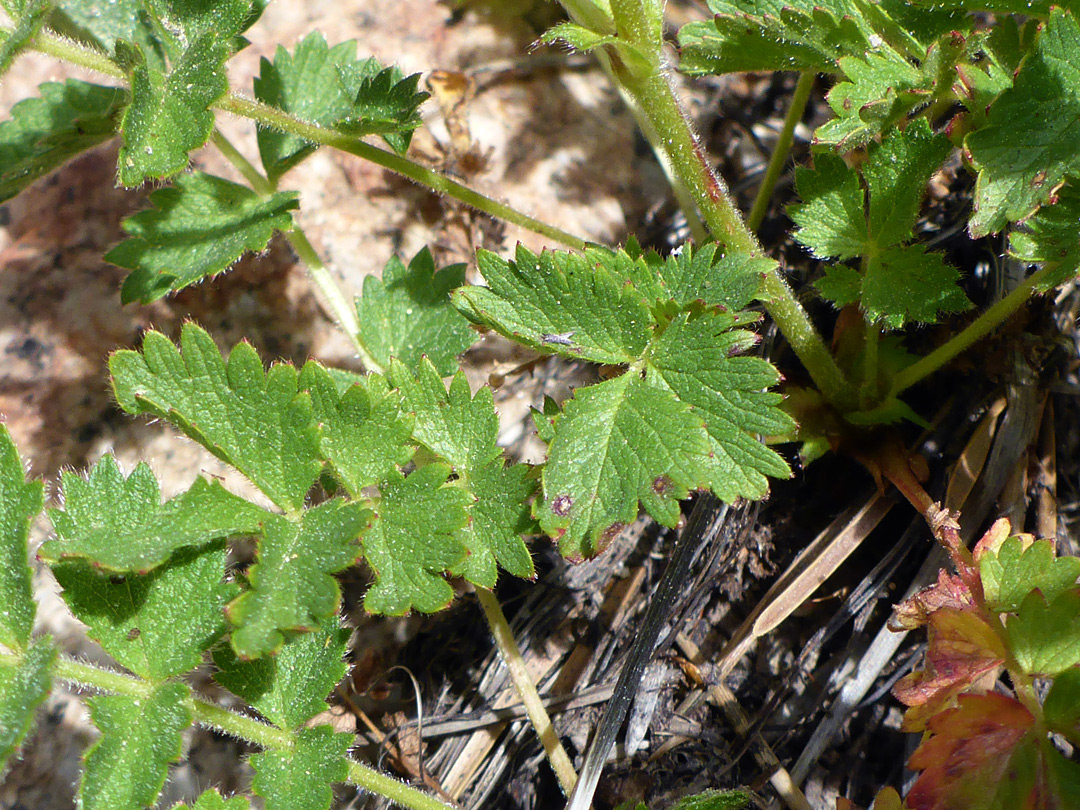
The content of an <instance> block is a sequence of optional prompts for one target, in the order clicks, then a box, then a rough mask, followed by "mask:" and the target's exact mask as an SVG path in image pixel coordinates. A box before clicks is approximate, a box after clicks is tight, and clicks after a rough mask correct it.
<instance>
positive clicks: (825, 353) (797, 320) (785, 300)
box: [761, 269, 857, 410]
mask: <svg viewBox="0 0 1080 810" xmlns="http://www.w3.org/2000/svg"><path fill="white" fill-rule="evenodd" d="M761 298H762V301H764V303H765V310H766V311H767V312H768V313H769V317H771V318H772V319H773V320H774V321H775V322H776V325H777V326H778V327H779V328H780V331H781V332H782V333H783V335H784V337H785V338H786V339H787V342H788V343H789V344H790V345H791V350H792V351H793V352H795V356H796V357H798V358H799V360H800V361H801V362H802V364H803V366H804V367H805V368H806V371H807V372H808V373H809V374H810V378H811V379H812V380H813V381H814V384H815V385H817V387H818V389H819V390H820V391H821V393H822V394H824V395H825V397H826V399H828V400H829V402H831V403H832V404H833V405H835V406H837V407H838V408H840V409H841V410H849V409H851V408H852V407H854V405H855V403H856V401H857V394H856V391H855V388H854V386H852V384H851V383H850V382H849V381H848V379H847V377H845V376H844V372H843V371H841V370H840V366H838V365H837V364H836V358H834V357H833V356H832V353H831V352H830V351H829V348H828V346H826V345H825V341H824V340H822V338H821V334H820V333H819V332H818V331H817V328H816V327H815V326H814V324H813V323H812V322H811V320H810V316H809V315H807V314H806V310H805V309H803V306H802V304H800V303H799V299H797V298H796V297H795V293H794V292H792V290H791V287H789V286H788V283H787V282H786V281H785V280H784V279H783V278H782V277H781V276H780V271H779V269H774V270H773V271H772V272H771V273H768V274H766V276H765V279H764V281H763V283H762V295H761Z"/></svg>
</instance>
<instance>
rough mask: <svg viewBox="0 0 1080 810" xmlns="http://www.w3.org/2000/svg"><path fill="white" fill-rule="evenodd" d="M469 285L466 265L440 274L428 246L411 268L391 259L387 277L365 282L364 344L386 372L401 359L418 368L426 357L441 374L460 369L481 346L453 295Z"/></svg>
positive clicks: (359, 307)
mask: <svg viewBox="0 0 1080 810" xmlns="http://www.w3.org/2000/svg"><path fill="white" fill-rule="evenodd" d="M464 283H465V265H463V264H455V265H451V266H449V267H444V268H442V269H441V270H439V271H438V272H435V260H434V259H433V258H432V257H431V252H430V251H429V250H428V249H427V248H426V247H425V248H423V249H422V250H421V251H420V252H419V253H417V254H416V255H415V256H414V257H413V258H412V260H411V261H410V262H409V266H408V267H406V266H405V265H404V264H403V263H402V261H401V260H400V259H399V258H398V257H397V256H393V257H391V259H390V261H388V262H387V263H386V266H385V267H384V268H383V271H382V278H381V279H379V278H375V277H374V276H368V277H367V278H366V279H364V293H363V295H362V296H361V297H360V298H359V299H358V300H357V302H356V314H357V317H358V319H359V323H360V340H361V342H362V343H363V344H364V346H365V347H366V348H367V350H368V351H369V352H370V353H371V355H372V356H373V357H374V358H375V360H376V361H377V362H378V363H379V364H380V365H381V366H382V367H383V368H389V366H390V359H391V358H396V359H398V360H400V361H401V362H403V363H405V365H407V366H409V367H410V368H412V367H413V366H415V365H416V364H417V363H418V362H419V361H420V357H421V356H426V357H427V358H428V359H429V360H430V361H431V362H432V363H433V364H434V365H435V367H436V368H437V369H438V370H439V373H440V374H452V373H454V371H456V370H457V356H458V355H459V354H461V353H462V352H463V351H465V350H466V349H467V348H469V347H470V346H471V345H472V344H473V343H474V342H475V341H476V337H477V336H476V333H475V332H474V331H473V330H472V328H471V327H470V326H469V322H468V321H467V320H465V318H464V317H463V316H462V315H461V313H459V312H458V311H457V310H456V309H454V307H453V305H452V304H451V303H450V293H451V292H452V291H453V290H455V289H457V288H458V287H460V286H461V285H462V284H464Z"/></svg>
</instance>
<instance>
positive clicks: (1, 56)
mask: <svg viewBox="0 0 1080 810" xmlns="http://www.w3.org/2000/svg"><path fill="white" fill-rule="evenodd" d="M51 5H52V4H51V2H50V1H49V0H26V2H25V3H24V4H23V8H22V9H20V12H19V14H18V16H17V17H15V19H16V21H17V22H16V24H15V27H14V29H13V30H12V31H11V33H10V34H8V35H7V36H6V37H5V38H4V40H3V41H2V42H0V76H3V75H4V74H5V73H7V72H8V69H9V68H10V67H11V64H12V62H14V61H15V58H16V57H17V56H18V55H19V54H20V53H22V52H23V51H24V50H26V49H27V47H28V46H29V45H30V43H31V42H33V40H34V37H36V36H37V35H38V33H39V32H40V31H41V28H42V26H43V25H44V24H45V21H46V18H47V16H48V14H49V12H50V11H51V10H52V9H51Z"/></svg>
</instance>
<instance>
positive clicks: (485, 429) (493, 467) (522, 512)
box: [390, 359, 537, 588]
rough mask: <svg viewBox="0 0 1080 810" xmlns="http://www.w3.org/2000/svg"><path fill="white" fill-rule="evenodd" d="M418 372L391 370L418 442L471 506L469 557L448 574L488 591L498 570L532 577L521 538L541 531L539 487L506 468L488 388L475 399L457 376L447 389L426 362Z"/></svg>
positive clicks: (465, 533)
mask: <svg viewBox="0 0 1080 810" xmlns="http://www.w3.org/2000/svg"><path fill="white" fill-rule="evenodd" d="M417 372H418V373H417V375H416V376H415V377H414V376H413V374H412V373H411V372H410V371H409V370H407V369H406V368H405V366H404V365H402V364H401V363H394V364H393V365H392V366H391V367H390V378H391V380H392V381H393V382H394V384H395V385H396V386H397V387H398V388H399V389H400V390H401V392H402V393H403V394H404V396H405V405H406V407H408V408H409V409H410V410H412V411H413V412H414V413H415V414H416V427H415V428H414V436H415V438H416V440H417V441H419V442H420V443H421V444H423V445H424V446H425V447H426V448H427V449H429V450H430V451H431V452H432V453H434V454H435V455H437V456H439V457H440V458H442V459H445V460H446V461H448V462H450V465H451V468H452V469H453V471H454V472H455V473H456V474H457V476H458V478H460V479H461V482H462V484H463V485H464V487H465V489H466V491H467V492H468V493H469V495H470V496H471V500H472V503H471V504H470V505H469V506H468V523H467V524H466V525H465V526H464V527H463V528H462V529H460V530H459V531H458V539H459V540H460V541H461V542H462V543H463V544H464V545H465V547H466V548H467V549H468V555H467V556H466V557H465V558H464V560H463V561H462V562H461V563H460V564H458V565H455V566H453V567H452V569H451V570H452V571H453V573H454V574H457V575H460V576H464V577H465V578H466V579H468V580H469V581H470V582H472V583H474V584H476V585H480V586H481V587H485V588H492V587H494V585H495V582H496V579H497V577H498V570H497V566H498V565H502V567H503V568H505V569H506V570H507V571H509V572H510V573H511V574H513V575H514V576H518V577H525V578H531V577H532V576H533V575H534V568H533V561H532V555H531V554H529V550H528V547H527V546H526V545H525V542H524V541H523V540H522V535H526V534H534V533H536V531H537V527H536V523H535V522H534V521H533V520H532V518H531V517H530V514H529V506H528V503H527V502H528V500H529V498H530V497H531V496H532V494H533V492H534V491H535V489H536V485H535V483H534V482H533V481H531V480H529V479H528V478H527V476H528V474H529V468H528V467H527V466H526V465H523V464H516V465H510V466H507V465H506V463H505V459H504V458H503V452H502V449H501V448H500V447H499V446H498V445H497V444H496V440H497V439H498V435H499V419H498V416H497V415H496V413H495V405H494V401H493V399H492V393H491V389H490V388H487V387H484V388H481V389H480V390H479V391H477V393H476V396H475V397H473V396H471V394H470V392H469V384H468V382H467V381H466V379H465V375H464V374H462V373H461V372H460V371H459V372H458V373H457V374H456V375H455V376H454V379H453V381H452V382H451V384H450V390H449V391H447V389H446V386H444V385H443V381H442V379H441V378H440V377H439V373H438V371H437V370H436V368H435V367H434V366H433V365H432V364H431V363H430V362H428V361H427V360H426V359H425V360H422V361H420V363H419V366H418V369H417Z"/></svg>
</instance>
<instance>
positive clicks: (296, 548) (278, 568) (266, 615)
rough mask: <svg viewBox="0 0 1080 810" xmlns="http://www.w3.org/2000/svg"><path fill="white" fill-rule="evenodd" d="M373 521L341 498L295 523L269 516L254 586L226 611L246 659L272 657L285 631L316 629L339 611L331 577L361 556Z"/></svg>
mask: <svg viewBox="0 0 1080 810" xmlns="http://www.w3.org/2000/svg"><path fill="white" fill-rule="evenodd" d="M371 520H372V513H371V511H370V510H368V509H366V508H364V507H363V506H362V505H361V504H360V503H358V502H345V501H342V500H340V499H338V500H332V501H327V502H326V503H324V504H320V505H319V506H316V507H315V508H313V509H308V510H306V511H305V512H304V514H303V517H302V518H301V519H300V520H299V521H296V522H294V521H292V520H288V519H286V518H284V517H280V516H278V515H269V514H268V515H267V518H266V521H265V523H264V526H263V536H262V538H261V539H260V540H259V548H258V555H257V557H256V560H255V564H254V565H253V566H252V567H251V570H250V571H249V573H248V585H249V587H248V589H247V590H245V591H244V593H242V594H240V596H238V597H237V598H236V599H235V600H233V602H232V603H230V604H229V606H228V609H227V613H228V616H229V620H230V621H231V622H232V624H233V625H234V627H235V629H234V630H233V633H232V646H233V649H234V650H235V651H236V653H237V654H238V655H239V656H240V657H241V658H245V659H246V658H258V657H260V656H262V655H266V654H269V653H272V652H274V651H276V650H277V649H279V648H280V647H281V645H282V643H283V642H284V640H285V637H284V635H283V632H284V631H288V630H311V629H313V628H315V627H318V626H319V625H320V624H321V622H322V621H323V620H324V619H326V618H327V617H328V616H331V615H333V614H334V613H335V612H336V611H337V609H338V607H339V605H340V601H341V589H340V588H339V587H338V584H337V581H336V580H335V579H334V577H333V576H332V575H333V574H335V573H337V572H338V571H342V570H344V569H345V568H348V567H349V566H350V565H352V564H353V563H354V562H355V561H356V559H357V557H359V555H360V548H359V546H357V544H356V542H355V541H356V539H357V538H358V537H359V536H360V533H361V532H363V531H364V530H365V529H366V528H367V527H368V525H369V524H370V523H371Z"/></svg>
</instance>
